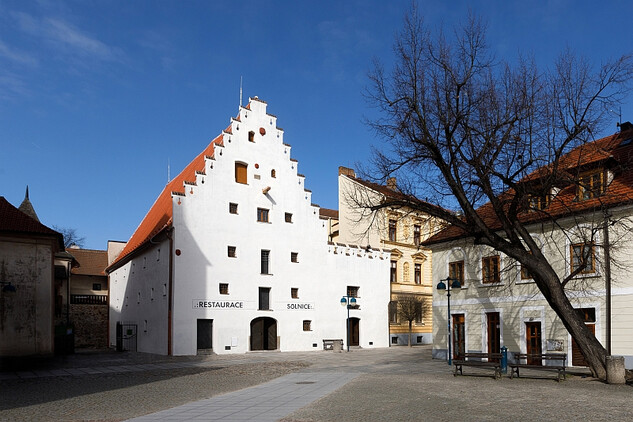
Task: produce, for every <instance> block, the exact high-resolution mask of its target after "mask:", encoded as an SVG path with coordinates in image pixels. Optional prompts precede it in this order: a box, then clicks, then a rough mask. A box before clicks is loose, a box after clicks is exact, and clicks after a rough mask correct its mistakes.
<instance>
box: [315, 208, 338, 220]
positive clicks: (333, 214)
mask: <svg viewBox="0 0 633 422" xmlns="http://www.w3.org/2000/svg"><path fill="white" fill-rule="evenodd" d="M319 217H324V218H336V219H338V210H331V209H329V208H319Z"/></svg>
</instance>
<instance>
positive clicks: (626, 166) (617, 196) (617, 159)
mask: <svg viewBox="0 0 633 422" xmlns="http://www.w3.org/2000/svg"><path fill="white" fill-rule="evenodd" d="M630 137H633V131H628V132H624V133H622V132H620V133H616V134H614V135H610V136H607V137H604V138H601V139H598V140H596V141H594V142H590V143H587V144H583V145H581V146H579V147H576V148H574V149H573V150H571V151H570V152H569V153H567V154H565V155H564V156H562V157H561V159H560V160H559V162H560V168H561V169H562V170H565V171H567V173H569V175H570V177H573V178H574V179H575V178H576V176H577V175H578V173H579V172H582V171H583V169H591V168H599V167H601V166H604V167H605V168H608V169H611V170H612V171H613V172H614V178H613V181H612V182H611V183H610V184H609V186H608V187H607V190H606V192H605V193H604V194H602V195H600V196H598V197H596V198H592V199H586V200H582V201H579V200H577V192H576V189H577V185H576V184H573V183H569V184H567V185H566V186H561V190H560V191H559V192H558V193H557V194H556V196H555V197H553V198H552V199H551V201H550V204H549V206H548V207H547V208H546V209H545V210H544V212H539V211H528V212H523V213H520V214H519V216H518V217H519V219H520V220H521V221H522V222H523V223H524V224H531V223H537V222H541V221H546V220H548V219H551V218H560V217H564V216H567V215H574V214H579V213H582V212H587V211H590V210H592V209H596V208H598V207H606V208H612V207H615V206H619V205H623V204H629V203H633V171H632V170H631V165H632V164H633V143H631V144H629V145H626V146H622V147H619V145H620V143H622V141H624V140H626V139H628V138H630ZM550 171H551V166H543V167H541V168H539V169H537V170H535V171H534V172H532V173H531V174H530V175H529V176H527V177H526V178H525V179H524V180H523V181H527V182H536V181H537V180H538V179H539V178H541V177H544V176H546V175H547V174H549V172H550ZM513 196H514V191H513V190H508V191H507V192H504V193H503V194H502V195H500V198H502V199H503V198H504V197H505V198H506V199H507V200H508V201H509V200H510V199H512V197H513ZM477 214H479V216H480V217H481V218H482V220H483V221H484V223H485V224H486V225H487V226H488V227H489V228H492V229H500V228H501V224H500V222H499V220H498V218H497V216H496V214H495V212H494V209H493V207H492V204H490V203H486V204H484V205H483V206H481V207H480V208H479V209H477ZM467 236H468V235H467V233H466V232H464V231H463V230H462V229H460V228H458V227H456V226H449V227H447V228H446V229H444V230H442V231H440V232H439V233H437V234H435V235H434V236H432V237H431V238H429V239H427V240H426V241H425V242H423V244H424V245H432V244H435V243H441V242H446V241H449V240H455V239H459V238H462V237H467Z"/></svg>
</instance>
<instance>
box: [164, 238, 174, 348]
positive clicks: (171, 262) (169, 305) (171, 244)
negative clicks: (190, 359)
mask: <svg viewBox="0 0 633 422" xmlns="http://www.w3.org/2000/svg"><path fill="white" fill-rule="evenodd" d="M172 230H173V229H167V231H166V234H167V238H168V239H169V280H168V282H167V283H168V284H169V286H168V289H169V291H168V294H169V296H168V297H167V355H169V356H172V355H173V354H174V352H173V350H172V347H173V345H172V341H173V339H172V328H173V321H172V320H173V316H172V309H173V300H174V294H173V292H174V238H173V233H172Z"/></svg>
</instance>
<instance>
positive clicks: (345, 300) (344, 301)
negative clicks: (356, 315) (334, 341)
mask: <svg viewBox="0 0 633 422" xmlns="http://www.w3.org/2000/svg"><path fill="white" fill-rule="evenodd" d="M341 306H347V351H348V352H349V310H350V308H353V307H354V306H356V298H355V297H354V296H349V295H345V296H343V297H342V298H341Z"/></svg>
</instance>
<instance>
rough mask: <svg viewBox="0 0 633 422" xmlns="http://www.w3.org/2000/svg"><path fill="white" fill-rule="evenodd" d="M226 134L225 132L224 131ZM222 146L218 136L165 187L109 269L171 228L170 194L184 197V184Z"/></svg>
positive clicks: (202, 169)
mask: <svg viewBox="0 0 633 422" xmlns="http://www.w3.org/2000/svg"><path fill="white" fill-rule="evenodd" d="M229 127H230V126H229ZM225 132H226V131H225ZM216 145H218V146H223V138H222V135H218V136H217V137H216V138H215V139H214V140H213V141H211V143H210V144H209V145H208V146H207V147H206V148H205V149H204V150H203V151H202V152H201V153H200V154H198V156H197V157H196V158H194V159H193V161H192V162H191V163H189V165H187V167H185V168H184V170H183V171H181V172H180V174H178V176H176V177H175V178H174V179H173V180H172V181H171V182H169V183H168V184H167V186H165V188H164V189H163V191H162V192H161V193H160V195H159V196H158V198H157V199H156V201H155V202H154V204H153V205H152V207H151V208H150V210H149V211H148V213H147V214H146V215H145V218H143V221H141V224H140V225H139V226H138V228H137V229H136V231H134V234H133V235H132V237H131V238H130V240H129V241H128V242H127V244H126V245H125V248H123V250H122V251H121V253H120V254H119V256H118V257H117V258H116V259H115V260H114V262H113V263H112V264H111V265H110V267H112V266H114V265H115V264H117V263H118V262H120V261H122V260H124V259H125V258H127V257H128V255H130V254H131V253H132V252H134V251H135V250H137V249H138V248H139V247H141V246H143V245H145V244H146V243H148V242H149V240H150V239H151V238H152V237H154V236H156V235H157V234H158V233H160V232H161V231H163V230H164V229H166V228H169V227H171V224H172V217H173V208H172V199H171V198H172V194H176V195H184V185H185V183H186V182H191V181H195V180H196V172H204V164H205V162H204V160H205V158H206V157H213V156H214V151H215V146H216Z"/></svg>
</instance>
